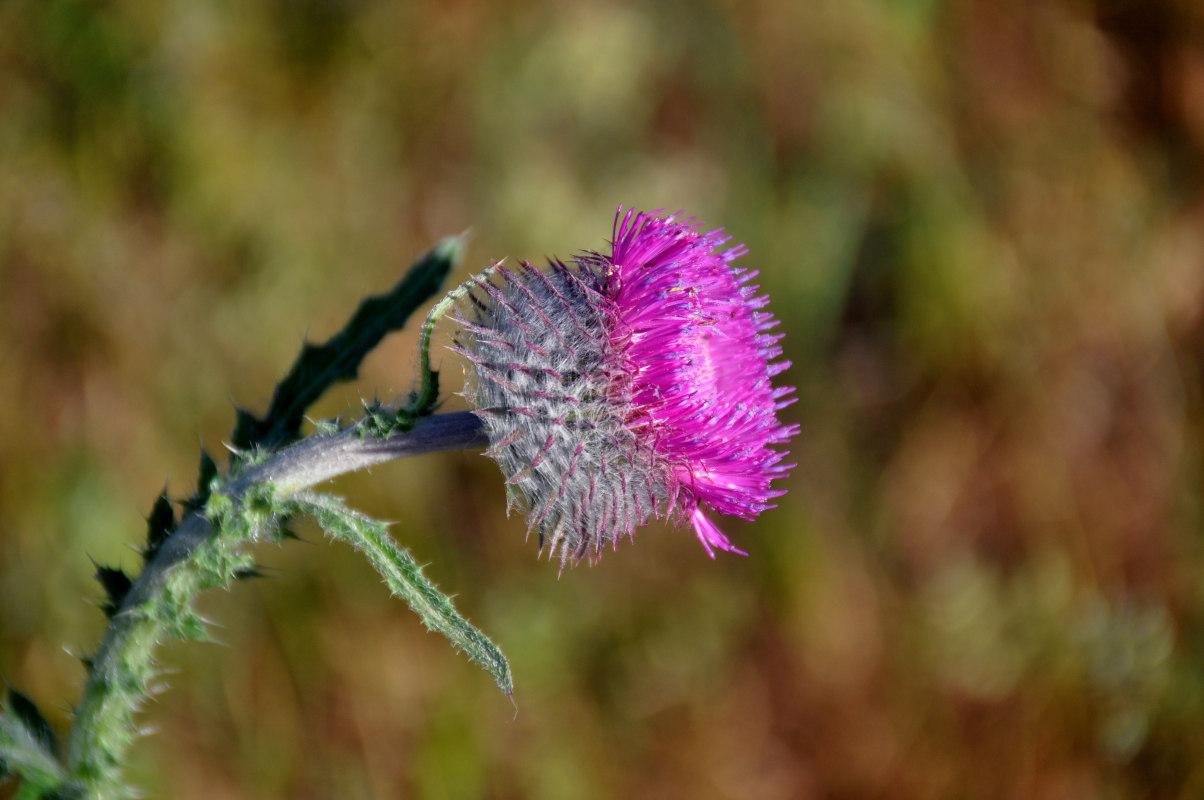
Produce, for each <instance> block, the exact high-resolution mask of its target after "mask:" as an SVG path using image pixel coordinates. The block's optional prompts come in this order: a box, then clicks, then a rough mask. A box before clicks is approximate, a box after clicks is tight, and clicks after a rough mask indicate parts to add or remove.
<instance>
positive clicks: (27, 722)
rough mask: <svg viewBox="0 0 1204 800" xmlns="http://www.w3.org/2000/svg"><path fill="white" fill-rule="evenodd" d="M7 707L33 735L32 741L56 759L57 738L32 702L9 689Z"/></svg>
mask: <svg viewBox="0 0 1204 800" xmlns="http://www.w3.org/2000/svg"><path fill="white" fill-rule="evenodd" d="M8 707H9V708H10V709H12V712H13V714H14V715H15V716H16V718H17V719H19V720H20V721H21V723H22V724H23V725H24V726H25V728H26V730H28V731H29V732H30V734H32V735H33V738H34V740H35V741H36V742H37V743H38V744H39V745H41V746H42V749H44V750H45V751H46V752H47V753H49V754H50V755H52V756H54V757H55V758H58V757H59V738H58V736H56V735H55V733H54V729H53V728H51V727H50V723H49V722H47V721H46V718H45V717H43V716H42V712H41V711H38V707H37V706H36V705H35V704H34V702H33V701H32V700H30V699H29V698H28V697H26V696H25V695H23V694H21V692H18V691H17V690H16V689H12V688H10V689H9V690H8Z"/></svg>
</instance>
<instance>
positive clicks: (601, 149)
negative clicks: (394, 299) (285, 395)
mask: <svg viewBox="0 0 1204 800" xmlns="http://www.w3.org/2000/svg"><path fill="white" fill-rule="evenodd" d="M1202 176H1204V11H1202V10H1201V6H1200V5H1199V3H1197V2H1194V0H1150V1H1148V2H1137V0H1095V2H1089V1H1088V0H1078V1H1077V2H1076V1H1073V0H1064V1H1062V2H1038V0H1022V1H1021V2H1010V3H1005V2H995V1H994V0H961V1H959V2H944V3H942V2H936V0H900V1H899V2H884V0H879V1H878V2H871V0H777V1H775V0H751V1H750V2H735V0H695V1H694V2H687V1H686V0H660V1H658V2H652V3H636V2H617V1H615V2H610V1H608V0H588V1H587V2H567V1H564V0H560V1H558V0H533V1H532V2H517V0H511V1H509V2H497V3H476V2H469V0H444V2H427V1H426V0H421V1H418V2H410V3H384V2H369V0H296V1H295V2H283V0H247V2H241V3H230V2H220V1H219V0H196V1H195V2H172V3H154V2H146V1H145V0H109V1H108V2H94V1H92V0H7V2H3V3H0V675H2V676H3V678H4V679H5V680H6V681H8V682H10V683H11V684H13V685H15V686H17V687H20V688H21V689H23V690H25V691H26V692H27V693H28V694H30V695H31V696H32V697H33V698H34V699H35V700H37V701H38V702H39V703H40V704H41V705H42V706H43V707H44V708H45V709H46V710H47V712H48V713H49V715H50V716H51V717H52V721H53V722H54V723H55V724H56V725H58V726H59V727H60V728H65V727H66V726H67V724H68V718H69V705H70V703H71V702H73V701H74V700H75V699H76V698H77V697H78V692H79V689H80V686H81V682H82V676H83V671H82V668H81V667H80V665H79V663H78V662H77V661H75V660H74V659H73V657H72V656H71V655H70V654H69V653H68V652H67V650H65V649H64V648H65V647H66V648H67V649H69V650H73V651H78V652H84V651H86V650H87V649H88V648H89V647H91V646H93V644H94V643H95V642H96V641H97V639H98V637H99V635H100V632H101V629H102V623H103V621H102V615H101V613H100V611H99V610H97V609H96V608H95V607H93V606H91V605H89V603H88V601H89V600H95V599H96V598H97V597H98V596H99V592H98V589H97V588H96V586H95V585H93V584H92V583H91V581H90V573H91V571H92V565H91V563H90V561H89V557H92V558H95V559H97V560H98V561H101V562H117V563H121V564H124V565H125V566H127V567H133V566H135V564H136V561H137V558H136V555H135V554H134V553H133V552H132V551H131V549H130V548H131V545H133V544H135V543H136V542H137V540H138V538H139V536H140V535H141V531H142V528H143V521H142V518H141V515H142V514H143V513H146V512H147V511H148V510H149V508H150V505H151V501H152V500H153V498H154V496H155V493H156V491H157V490H158V489H159V488H160V487H161V486H162V485H163V481H164V480H165V479H167V480H168V482H169V486H170V488H171V489H172V490H174V491H176V492H177V493H185V492H187V491H188V490H189V489H190V487H191V484H192V481H193V479H194V476H195V463H196V457H197V441H198V437H199V439H200V440H201V442H203V443H204V445H205V446H207V447H208V448H210V449H211V450H216V449H219V448H220V442H221V441H222V440H223V438H224V437H225V436H227V435H228V434H229V430H230V428H231V426H232V422H233V418H232V413H231V412H232V409H231V406H232V404H234V403H238V404H242V405H246V406H250V407H252V408H258V409H262V408H263V407H264V405H265V404H266V402H267V400H268V398H269V396H270V392H271V390H272V387H273V383H274V380H275V379H277V378H278V377H279V376H280V375H281V374H282V373H283V371H284V370H285V369H286V368H287V366H288V364H289V363H290V361H291V358H292V356H293V355H294V354H295V352H296V350H297V348H298V346H299V345H300V343H301V341H302V339H303V338H305V337H310V338H314V339H321V338H324V337H326V336H328V335H329V334H330V333H332V332H333V331H334V330H335V329H336V328H337V327H338V325H339V324H340V323H341V321H342V320H343V318H344V317H345V316H346V315H347V314H348V313H349V312H350V310H351V309H352V308H353V307H354V305H355V303H356V302H357V300H358V299H359V298H360V297H361V296H362V295H364V294H367V293H371V292H375V291H379V290H380V289H383V288H384V287H386V286H388V285H390V284H391V283H392V282H393V281H394V280H395V279H396V277H397V275H398V274H399V272H400V271H401V270H402V269H403V268H404V267H405V265H407V264H408V263H409V261H410V259H411V258H412V257H413V256H415V255H416V254H418V253H419V252H421V251H422V250H424V249H425V248H426V247H427V246H428V245H429V244H430V243H431V242H432V241H434V240H435V239H436V238H438V237H440V236H442V235H445V234H448V233H454V232H458V231H460V230H462V229H464V228H467V227H470V226H471V227H472V228H473V230H474V232H475V236H474V239H473V244H472V247H471V250H470V253H469V259H468V262H467V263H466V264H465V265H464V266H463V267H462V269H461V274H459V275H457V276H456V277H457V278H462V277H463V276H465V275H467V274H468V273H469V272H472V271H476V270H478V269H480V268H481V267H483V266H484V265H485V264H487V263H488V262H489V261H490V260H491V259H493V258H497V257H502V256H512V257H519V258H531V259H538V258H540V257H542V256H543V255H545V254H560V255H569V254H571V253H573V252H575V251H577V250H580V249H584V248H597V247H602V246H604V244H605V239H606V237H607V236H608V235H609V232H610V216H611V214H612V212H613V210H614V208H615V206H617V205H618V204H619V203H624V204H635V205H636V206H639V207H644V208H661V207H667V208H670V209H676V208H686V209H688V210H689V211H690V212H691V213H693V214H696V215H697V216H699V217H700V218H701V219H703V220H705V221H707V222H708V223H711V224H714V225H720V224H721V225H723V226H725V227H726V228H727V229H728V230H729V231H730V232H731V233H732V234H733V235H734V236H735V237H736V238H737V240H740V241H744V242H746V243H747V244H748V245H749V247H750V249H751V251H752V254H751V255H750V256H748V257H747V259H746V261H747V263H749V264H750V265H752V264H755V266H757V267H758V268H760V269H761V271H762V283H763V286H764V288H766V289H767V290H768V291H769V292H770V293H771V295H772V297H773V305H772V308H773V310H775V311H776V313H777V315H778V316H779V317H780V318H782V319H783V321H784V330H785V331H786V333H787V334H788V338H787V339H786V342H785V346H786V349H787V352H788V355H789V357H791V358H792V359H793V361H794V367H793V368H792V369H791V371H790V372H788V373H787V378H788V379H789V380H790V381H792V382H793V383H795V384H796V385H798V386H799V394H800V397H801V401H800V402H799V403H798V404H797V405H795V406H793V407H792V408H791V409H790V410H789V411H788V412H787V414H788V416H789V418H790V419H792V420H798V421H801V423H802V425H803V433H802V435H800V436H799V437H798V439H797V440H796V441H795V446H794V448H793V449H794V451H795V452H796V454H797V459H798V462H799V467H798V469H797V470H796V471H795V474H794V476H793V477H792V478H791V479H790V481H789V484H788V488H789V489H790V494H789V495H788V496H786V497H785V498H783V501H782V503H781V507H780V508H778V509H777V510H774V511H771V512H768V513H766V514H765V515H764V516H763V517H762V519H761V520H759V521H758V522H756V523H754V524H731V525H729V526H728V527H729V529H730V531H731V532H732V533H733V534H734V538H735V539H737V541H738V542H739V544H740V545H741V546H743V547H745V548H746V549H748V550H749V551H750V552H751V556H750V557H749V558H747V559H740V558H733V557H728V558H721V559H720V560H719V561H717V562H715V563H712V562H710V561H709V560H708V559H706V558H705V556H704V555H703V553H702V550H701V548H700V547H699V546H698V545H697V543H696V542H695V541H693V537H692V536H691V535H690V534H689V533H687V532H684V531H670V530H664V529H653V530H648V531H645V532H644V533H643V534H642V535H641V536H640V537H639V538H638V540H637V542H636V544H635V545H633V546H623V547H621V548H620V549H619V551H618V552H616V553H612V554H609V555H608V556H607V557H606V558H605V559H604V560H603V561H602V562H601V563H600V564H598V565H597V566H594V567H582V568H578V569H576V570H574V571H571V572H568V573H566V574H565V575H564V576H563V577H560V578H559V579H558V578H557V574H556V569H555V567H554V566H551V565H549V564H548V563H547V562H546V561H536V559H535V549H534V545H533V543H526V542H524V541H523V538H522V530H523V526H522V523H521V521H520V520H517V519H509V520H508V519H506V518H505V516H504V514H503V506H504V503H503V497H502V494H503V493H502V487H501V485H500V481H499V480H498V475H497V473H496V471H495V469H494V467H493V465H492V464H491V463H490V462H488V461H487V460H485V459H482V458H480V457H479V456H476V455H472V454H453V455H446V456H440V457H430V458H426V459H423V460H421V461H416V462H413V463H398V464H393V465H389V466H387V467H382V468H378V469H377V470H375V471H374V472H373V473H372V474H368V475H360V476H355V477H352V478H349V479H345V480H343V481H342V482H341V483H340V484H339V486H338V489H339V491H340V492H342V493H343V494H345V495H348V496H349V497H351V498H352V502H353V504H354V505H356V506H358V507H360V508H362V509H364V510H366V511H368V512H370V513H374V514H376V515H379V516H383V517H386V518H390V519H395V520H397V521H398V523H397V525H396V527H395V529H394V532H395V535H396V536H397V538H398V539H400V540H401V541H402V542H403V543H404V544H405V545H407V546H409V547H410V548H412V549H413V551H414V552H415V553H416V554H417V555H418V556H419V558H420V560H422V561H424V562H430V563H431V567H430V570H429V571H430V573H431V574H432V575H433V576H434V577H435V578H436V580H437V581H438V583H439V584H440V585H441V586H442V587H443V588H444V589H446V590H449V591H453V592H455V593H457V595H458V598H459V599H458V602H459V604H460V606H461V608H463V609H464V610H466V611H467V612H468V613H469V614H470V616H471V617H472V619H473V620H474V621H475V622H477V623H478V624H479V625H481V626H482V627H483V628H484V629H485V630H486V631H487V632H489V633H490V634H491V635H492V636H493V637H494V638H495V639H496V640H497V641H498V642H499V643H500V644H501V645H502V646H503V647H504V649H505V651H506V652H507V654H508V655H509V657H510V658H511V661H512V664H513V667H514V672H515V676H516V683H517V694H516V702H517V712H516V710H515V708H513V707H512V706H511V704H510V703H509V702H507V701H506V699H505V698H504V697H501V696H500V695H498V693H497V692H496V689H495V688H494V687H493V683H492V681H491V680H490V679H489V678H488V677H487V676H485V675H484V674H482V673H481V672H479V671H478V670H476V669H475V668H474V667H472V666H471V665H469V664H468V663H466V662H464V661H463V660H462V659H461V658H460V657H459V656H457V655H456V654H455V653H453V652H451V650H450V649H449V648H448V647H447V646H446V645H445V644H444V642H443V641H441V640H439V639H437V638H435V637H432V636H429V635H427V634H425V633H424V632H423V630H422V628H421V626H420V625H419V624H418V622H417V621H416V620H415V619H414V618H413V616H412V615H411V614H410V613H409V612H408V611H407V610H406V609H405V608H404V607H403V606H401V605H400V604H399V603H397V602H395V601H392V600H391V599H390V598H389V597H388V595H387V592H386V590H385V588H384V587H383V586H382V585H381V584H380V582H379V580H378V579H377V578H376V577H375V575H374V574H373V573H372V571H371V570H370V568H369V567H368V566H367V565H366V564H364V563H362V562H361V561H360V560H359V559H358V558H357V557H355V556H354V555H353V554H351V553H349V552H344V551H342V550H340V549H338V548H336V547H334V546H332V545H330V544H329V543H327V542H324V541H322V539H321V536H320V534H319V533H318V532H317V531H316V530H315V529H313V528H312V527H307V526H301V528H300V532H301V533H302V535H303V536H304V538H305V539H306V540H307V541H306V542H305V543H293V544H289V545H288V546H285V547H282V548H273V547H267V548H264V549H263V550H262V552H261V553H260V554H259V555H260V557H261V559H262V561H263V562H264V564H265V565H266V567H267V568H268V569H267V571H268V573H269V577H267V578H266V579H263V580H258V581H253V582H249V583H245V584H243V585H240V586H237V587H236V588H235V589H234V590H233V591H231V592H229V593H218V594H215V595H212V596H208V597H206V598H205V599H204V600H203V607H204V611H205V613H206V614H207V615H208V616H209V617H211V618H212V619H214V620H215V621H216V623H217V627H216V629H215V635H216V636H217V637H218V638H219V639H220V640H221V641H222V642H223V643H224V645H223V646H214V645H196V644H188V645H181V644H175V643H173V644H171V645H169V646H168V647H167V648H166V650H165V652H164V662H165V664H166V665H167V666H168V667H170V668H171V669H172V670H173V672H174V674H172V675H171V676H170V684H171V688H170V690H168V691H167V692H166V693H164V694H163V695H161V696H160V697H159V699H158V700H157V701H156V702H155V703H153V704H152V705H151V706H150V707H149V708H148V709H147V711H146V714H145V716H144V718H145V721H146V722H147V723H148V724H149V725H151V726H153V727H154V728H155V729H156V731H157V732H156V734H155V735H153V736H151V737H148V738H146V739H145V740H143V741H142V742H141V743H140V744H139V745H138V747H137V750H136V766H135V769H134V772H135V777H136V780H137V781H138V783H139V784H140V785H142V786H144V787H146V789H147V791H148V793H149V794H150V795H151V796H157V797H178V798H213V797H247V798H251V797H254V798H273V797H296V798H325V797H346V798H354V797H421V798H473V797H494V798H518V797H539V798H566V799H570V800H571V799H572V798H611V797H630V798H677V797H690V798H806V797H835V798H841V797H847V798H854V797H890V798H968V797H973V798H1125V797H1156V798H1195V797H1200V796H1202V795H1204V766H1202V765H1204V587H1202V585H1201V576H1204V552H1202V548H1201V467H1202V462H1201V457H1200V456H1201V450H1200V445H1201V423H1202V422H1204V391H1202V390H1204V386H1202V383H1201V376H1202V373H1201V366H1202V364H1204V327H1202V326H1204V320H1202V317H1201V312H1202V310H1204V306H1202V305H1201V301H1202V300H1204V183H1202V180H1201V178H1202ZM413 348H414V339H413V336H412V334H403V335H400V336H398V337H395V339H394V340H391V341H390V342H388V343H387V344H386V345H385V346H384V347H383V348H382V349H381V350H380V351H379V352H378V353H376V354H375V355H374V356H372V357H371V359H370V360H369V361H368V363H367V364H366V366H365V369H364V370H363V374H362V379H361V380H360V381H359V382H358V383H356V384H355V385H353V386H349V387H345V388H343V389H340V390H339V391H336V392H334V393H333V394H332V396H331V397H329V398H327V399H326V400H325V401H323V403H322V406H321V408H320V409H319V410H318V411H319V413H322V414H336V413H342V412H346V411H353V410H354V409H355V408H356V407H357V406H358V399H359V398H360V397H361V396H371V395H372V394H374V393H380V394H381V395H382V396H390V395H391V394H393V393H396V392H401V391H404V390H407V389H408V388H409V386H410V374H411V373H410V369H411V359H412V356H413ZM457 370H458V366H457V365H456V364H455V363H454V362H453V361H452V360H451V359H450V358H448V359H446V360H445V372H446V373H447V374H454V373H455V372H456V371H457ZM457 402H458V401H457V400H449V407H452V406H455V404H456V403H457Z"/></svg>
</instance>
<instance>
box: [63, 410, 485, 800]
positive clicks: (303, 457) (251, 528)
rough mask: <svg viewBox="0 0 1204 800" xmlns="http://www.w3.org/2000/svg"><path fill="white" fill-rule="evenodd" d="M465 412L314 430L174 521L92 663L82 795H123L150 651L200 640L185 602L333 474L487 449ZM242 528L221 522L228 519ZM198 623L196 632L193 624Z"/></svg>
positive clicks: (74, 772)
mask: <svg viewBox="0 0 1204 800" xmlns="http://www.w3.org/2000/svg"><path fill="white" fill-rule="evenodd" d="M485 444H486V437H485V434H484V431H483V428H482V426H481V424H480V422H479V421H478V420H477V418H476V417H475V416H473V415H472V414H470V413H467V412H464V413H455V414H442V415H436V416H429V417H421V418H419V419H418V420H416V421H415V423H414V425H413V427H412V428H411V429H410V430H409V431H405V432H397V433H393V434H391V435H389V436H387V437H384V438H371V437H368V436H365V434H364V431H363V430H362V429H361V428H360V427H359V426H353V427H351V428H348V429H346V430H343V431H339V432H337V433H333V434H319V435H314V436H311V437H309V438H307V439H303V440H301V441H300V442H297V443H295V444H293V445H291V446H289V447H286V448H284V449H282V450H279V451H277V452H276V453H274V454H272V455H270V456H269V457H268V458H267V459H266V460H264V461H261V462H259V463H257V464H255V465H254V466H250V467H248V468H246V469H245V470H244V471H243V472H242V473H241V474H240V475H238V476H237V477H235V478H233V479H232V480H230V481H229V482H228V483H227V484H226V485H225V486H223V487H219V488H218V489H217V491H215V493H214V497H213V499H212V500H211V502H210V503H209V504H208V506H207V508H206V509H205V510H201V511H196V512H194V513H192V514H190V515H188V516H187V517H185V518H184V520H182V521H181V523H180V525H179V526H178V527H177V528H176V530H175V531H174V532H173V533H172V535H171V536H170V537H169V538H168V539H167V540H166V541H165V542H164V543H163V545H162V546H161V547H160V548H159V550H158V552H157V553H156V554H155V556H154V558H153V559H152V560H151V561H150V562H149V563H148V564H147V565H146V568H145V569H144V570H143V571H142V574H141V575H139V576H138V578H137V580H135V581H134V583H133V585H132V586H131V587H130V589H129V592H128V593H127V594H126V595H125V598H124V600H123V601H122V603H121V606H120V608H119V609H118V611H117V613H116V614H114V616H113V618H112V620H111V622H110V624H109V627H108V630H107V631H106V632H105V635H104V638H103V639H102V640H101V643H100V646H99V648H98V649H97V651H96V653H95V655H94V656H93V657H92V659H91V661H90V666H89V674H88V681H87V684H86V685H85V687H84V693H83V698H82V700H81V702H80V705H79V708H78V709H77V711H76V719H75V724H74V726H73V728H72V731H71V736H70V739H69V742H68V770H69V772H70V775H71V778H72V780H73V781H74V782H76V783H77V785H78V786H79V787H80V788H81V789H82V790H83V792H84V793H85V794H86V796H89V797H120V796H124V794H125V790H124V789H122V787H121V784H120V772H121V764H122V762H123V761H124V758H125V754H126V752H127V750H128V748H129V746H130V744H131V743H132V741H133V739H134V738H135V727H134V715H135V714H136V712H137V711H138V708H139V707H140V705H141V704H142V703H143V702H144V701H145V699H146V697H147V695H148V691H149V688H150V685H151V682H152V679H153V678H154V676H155V663H154V650H155V647H156V646H157V644H158V643H159V642H160V640H162V638H163V637H164V635H165V634H169V633H170V634H175V635H184V636H189V635H192V636H196V637H198V638H199V637H202V636H203V633H204V631H203V625H201V624H200V623H199V618H196V617H195V615H193V616H191V617H190V616H189V613H190V612H189V611H188V609H189V607H190V603H191V600H192V598H193V597H194V596H195V595H196V594H197V593H198V592H200V591H201V590H203V589H206V588H210V587H213V586H217V585H223V584H224V583H226V582H227V581H228V580H229V579H230V576H231V575H232V574H235V573H237V571H238V570H239V569H240V568H242V569H245V566H240V562H239V561H238V559H239V558H243V557H242V556H241V554H240V549H241V546H242V545H243V544H245V543H246V542H247V541H251V540H253V539H255V538H256V537H257V536H258V535H260V534H261V533H262V532H263V531H264V530H266V529H269V528H270V527H271V526H272V525H273V524H275V523H276V522H278V521H279V520H278V518H279V516H280V509H281V508H285V507H287V501H288V499H289V497H290V496H295V495H297V494H298V493H301V492H303V491H304V490H305V489H307V488H308V487H310V486H313V485H315V484H318V483H321V482H323V481H326V480H329V479H331V478H334V477H336V476H338V475H342V474H345V473H347V472H353V471H355V470H359V469H363V468H364V467H368V466H372V465H374V464H381V463H384V462H386V461H391V460H393V459H396V458H404V457H406V456H414V455H421V454H425V453H434V452H440V451H445V450H457V449H470V448H479V447H484V446H485ZM236 515H237V519H238V520H240V524H239V525H226V524H223V523H227V522H229V521H230V520H232V519H235V517H236ZM191 620H197V628H199V631H198V630H196V629H194V628H190V627H189V622H190V621H191Z"/></svg>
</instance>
